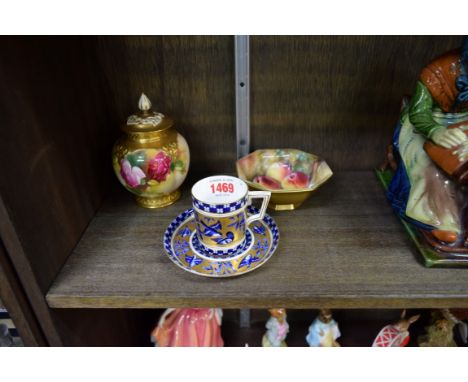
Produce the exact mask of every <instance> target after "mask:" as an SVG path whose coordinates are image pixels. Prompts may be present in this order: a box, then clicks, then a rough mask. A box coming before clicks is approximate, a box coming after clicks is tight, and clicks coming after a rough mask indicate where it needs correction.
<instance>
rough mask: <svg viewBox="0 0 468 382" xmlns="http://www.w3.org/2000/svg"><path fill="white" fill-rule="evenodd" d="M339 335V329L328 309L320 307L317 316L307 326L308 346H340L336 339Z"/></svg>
mask: <svg viewBox="0 0 468 382" xmlns="http://www.w3.org/2000/svg"><path fill="white" fill-rule="evenodd" d="M340 336H341V333H340V329H339V328H338V324H337V323H336V321H335V320H334V319H333V317H332V314H331V311H330V309H321V310H320V314H319V315H318V317H317V318H316V319H315V320H314V322H312V324H311V325H310V326H309V333H308V334H307V337H306V341H307V343H308V344H309V346H322V347H333V346H335V347H336V346H340V344H339V343H338V342H337V341H336V340H337V338H339V337H340Z"/></svg>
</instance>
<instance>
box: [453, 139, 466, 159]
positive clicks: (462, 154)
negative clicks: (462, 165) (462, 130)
mask: <svg viewBox="0 0 468 382" xmlns="http://www.w3.org/2000/svg"><path fill="white" fill-rule="evenodd" d="M453 154H455V155H457V156H458V160H459V161H460V162H463V161H464V160H465V159H467V158H468V140H466V141H465V142H463V143H462V144H461V145H460V146H459V147H458V148H457V149H456V150H455V151H454V152H453Z"/></svg>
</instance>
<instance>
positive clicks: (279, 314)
mask: <svg viewBox="0 0 468 382" xmlns="http://www.w3.org/2000/svg"><path fill="white" fill-rule="evenodd" d="M269 312H270V314H271V317H270V319H269V320H268V321H267V323H266V325H265V327H266V328H267V332H266V333H265V335H264V336H263V338H262V346H264V347H280V346H281V347H284V346H288V345H286V341H285V339H286V336H287V335H288V332H289V325H288V322H287V321H286V310H285V309H270V310H269Z"/></svg>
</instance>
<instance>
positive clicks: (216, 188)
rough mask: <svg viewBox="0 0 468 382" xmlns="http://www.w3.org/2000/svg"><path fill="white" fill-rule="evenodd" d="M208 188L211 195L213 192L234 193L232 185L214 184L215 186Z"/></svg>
mask: <svg viewBox="0 0 468 382" xmlns="http://www.w3.org/2000/svg"><path fill="white" fill-rule="evenodd" d="M210 187H211V192H212V193H213V194H214V193H215V192H230V193H233V192H234V185H233V184H232V183H216V186H215V185H214V184H212V185H210Z"/></svg>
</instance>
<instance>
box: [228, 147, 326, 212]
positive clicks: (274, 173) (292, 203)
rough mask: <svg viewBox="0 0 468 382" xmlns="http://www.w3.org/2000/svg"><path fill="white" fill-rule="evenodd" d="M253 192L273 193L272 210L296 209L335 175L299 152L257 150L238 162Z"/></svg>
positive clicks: (313, 156) (317, 160) (308, 154)
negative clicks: (266, 191)
mask: <svg viewBox="0 0 468 382" xmlns="http://www.w3.org/2000/svg"><path fill="white" fill-rule="evenodd" d="M236 168H237V175H238V176H239V178H240V179H242V180H243V181H245V182H246V183H247V184H248V185H249V187H250V188H251V189H254V190H268V191H271V198H270V203H269V205H268V207H270V208H272V209H274V210H293V209H295V208H297V207H299V206H300V205H301V204H302V203H304V201H305V200H306V199H308V198H309V197H310V196H311V195H312V193H313V192H314V191H315V190H316V189H317V188H319V187H320V186H321V185H322V184H323V183H325V182H326V181H327V180H328V179H330V177H331V176H332V175H333V172H332V170H331V169H330V167H328V165H327V163H326V162H325V161H324V160H322V159H320V158H319V157H318V156H316V155H314V154H310V153H306V152H304V151H301V150H297V149H267V150H257V151H254V152H252V153H250V154H249V155H246V156H245V157H243V158H241V159H239V160H238V161H237V162H236Z"/></svg>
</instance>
